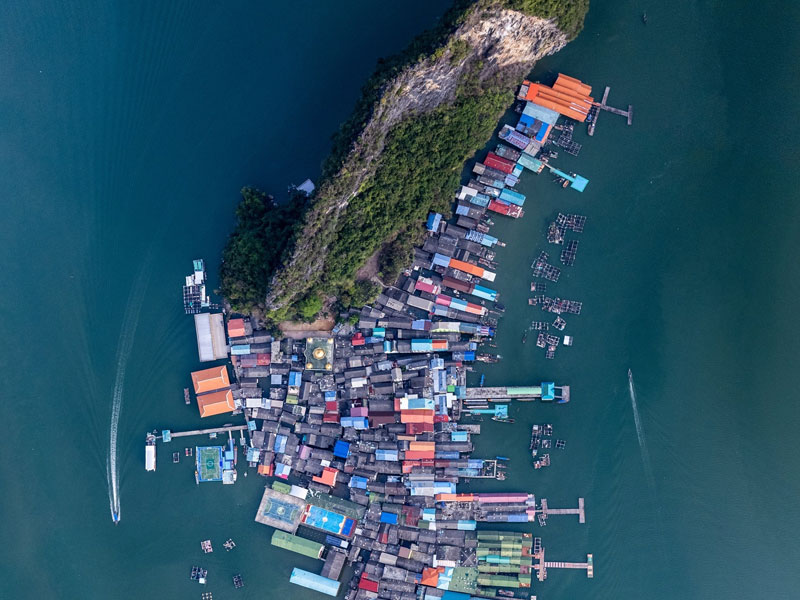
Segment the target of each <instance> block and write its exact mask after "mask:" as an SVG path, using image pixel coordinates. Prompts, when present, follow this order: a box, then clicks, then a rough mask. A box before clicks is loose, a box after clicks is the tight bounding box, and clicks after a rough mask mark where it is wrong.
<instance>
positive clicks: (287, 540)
mask: <svg viewBox="0 0 800 600" xmlns="http://www.w3.org/2000/svg"><path fill="white" fill-rule="evenodd" d="M272 545H273V546H277V547H278V548H283V549H285V550H290V551H292V552H297V553H298V554H302V555H303V556H308V557H310V558H319V557H320V556H322V550H323V549H324V548H325V546H323V545H322V544H320V543H318V542H314V541H312V540H308V539H306V538H302V537H300V536H297V535H292V534H291V533H286V532H285V531H278V530H276V531H275V533H273V534H272Z"/></svg>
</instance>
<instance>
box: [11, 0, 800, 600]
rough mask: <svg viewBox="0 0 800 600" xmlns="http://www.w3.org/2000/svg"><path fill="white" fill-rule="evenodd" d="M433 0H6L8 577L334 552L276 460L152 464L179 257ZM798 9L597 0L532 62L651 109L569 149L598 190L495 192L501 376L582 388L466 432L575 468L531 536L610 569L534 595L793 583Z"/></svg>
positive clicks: (274, 562)
mask: <svg viewBox="0 0 800 600" xmlns="http://www.w3.org/2000/svg"><path fill="white" fill-rule="evenodd" d="M445 4H446V2H438V3H431V2H427V3H414V4H413V5H410V6H402V7H401V6H400V5H399V4H398V5H396V6H394V5H393V6H389V5H386V6H384V5H383V4H381V5H380V6H378V5H377V4H373V3H368V2H359V3H351V4H348V5H347V8H346V10H344V9H341V8H339V7H337V6H334V5H333V4H332V3H331V4H323V3H312V2H307V3H292V4H289V5H286V6H280V8H278V5H277V4H275V8H271V7H270V6H268V5H267V4H266V3H264V4H259V5H257V6H253V5H250V6H245V5H243V4H240V3H237V4H233V5H229V4H228V3H225V4H220V3H217V4H213V5H212V4H210V3H203V4H197V3H155V2H151V3H137V4H136V5H133V4H131V5H130V6H129V7H127V8H122V7H121V6H118V7H116V8H115V7H111V6H109V5H107V4H106V3H96V4H91V5H90V4H85V3H83V4H80V5H74V6H70V7H67V6H66V5H64V4H62V3H55V2H40V3H32V4H29V5H27V6H25V7H24V8H23V7H22V6H21V5H17V4H13V3H7V4H4V5H2V7H0V22H2V23H3V24H4V25H5V27H4V35H3V36H2V37H0V186H2V187H1V188H0V189H1V190H2V194H0V202H2V208H3V218H2V220H0V231H1V232H2V234H1V235H0V243H2V248H0V250H1V251H0V265H1V267H2V273H3V275H4V279H5V282H6V285H5V287H4V293H3V294H2V296H0V306H2V317H3V318H2V319H1V320H0V335H2V339H3V342H4V344H3V348H4V351H3V352H2V354H0V361H1V362H0V364H1V365H2V367H3V374H4V377H3V383H2V390H3V393H2V402H1V403H0V418H2V422H3V423H4V425H5V427H6V429H5V432H4V433H5V435H4V436H3V446H2V448H3V450H4V456H5V460H4V461H3V462H2V467H0V474H1V475H2V482H3V483H2V494H1V495H0V498H1V499H0V513H1V514H2V516H3V518H2V520H0V540H2V544H0V597H2V598H36V597H39V598H138V597H142V596H148V597H153V598H198V597H199V595H200V591H201V589H200V588H199V586H197V584H193V583H192V582H190V581H189V579H188V575H189V570H190V567H191V565H193V564H201V565H204V566H205V567H206V568H208V569H209V570H210V583H209V585H208V586H207V591H212V592H213V593H214V598H215V599H219V598H222V599H224V598H233V597H238V598H264V597H266V598H275V597H281V596H285V597H317V596H316V595H315V594H312V593H309V594H303V593H302V592H301V590H299V589H298V588H296V587H294V586H290V585H289V584H288V574H289V572H290V569H291V567H292V566H295V565H297V566H304V567H305V568H310V569H314V570H316V569H317V568H318V565H315V564H314V561H312V560H310V559H305V558H303V557H300V556H296V555H288V553H285V552H278V551H274V550H273V549H272V548H271V547H270V546H269V543H268V537H269V530H268V529H267V528H266V527H261V526H258V525H256V524H255V523H253V521H252V518H253V515H254V513H255V508H256V506H257V502H258V499H259V497H260V489H261V486H262V483H263V480H261V479H260V478H258V477H255V476H252V475H251V476H249V477H247V478H244V477H242V476H240V479H239V482H238V483H237V484H236V485H235V486H225V487H223V486H221V485H216V486H215V485H210V484H209V485H205V486H202V487H196V486H195V485H194V483H193V478H192V470H193V469H192V468H191V466H190V465H189V464H188V463H187V462H186V461H185V460H183V461H182V462H181V464H180V465H172V464H171V462H170V456H169V453H168V452H164V451H163V449H162V451H161V452H160V454H159V468H158V471H157V472H156V473H155V474H153V473H145V472H144V468H143V449H142V436H143V433H144V432H145V431H146V430H148V429H153V428H154V427H165V426H171V427H173V428H175V429H181V428H188V427H191V426H195V425H198V424H199V422H200V419H199V418H198V417H197V415H196V411H195V409H193V408H191V407H186V406H184V404H183V401H182V394H181V389H182V388H183V387H185V386H186V385H188V377H187V376H188V372H189V371H190V370H192V369H193V368H196V367H197V363H196V350H195V344H194V335H193V331H192V326H191V319H190V318H188V317H185V316H184V315H182V314H181V310H180V299H179V285H180V283H181V278H182V277H183V275H184V274H185V273H186V272H187V268H188V267H189V264H190V263H189V261H190V260H191V259H192V258H194V257H196V256H204V257H206V259H207V260H208V262H209V263H210V264H211V265H212V266H213V264H214V262H215V260H216V257H217V256H218V255H219V251H220V248H221V246H222V244H223V243H224V239H225V236H226V235H227V232H228V231H229V229H230V227H231V224H232V209H233V207H234V205H235V202H236V199H237V190H238V188H239V187H241V186H242V185H244V184H255V185H258V186H260V187H262V188H264V189H266V190H270V191H277V192H280V191H282V190H283V186H285V185H286V184H288V183H290V182H295V183H296V182H299V181H301V180H302V179H304V178H305V177H307V176H312V177H314V176H316V175H317V173H318V165H319V163H320V161H321V160H322V158H323V157H324V156H325V154H326V152H327V149H328V139H329V136H330V134H331V133H332V132H333V131H334V130H335V128H336V126H337V124H338V123H339V122H340V121H341V120H342V119H343V118H345V117H346V116H347V114H348V112H349V110H350V108H351V107H352V104H353V102H354V101H355V99H356V97H357V93H358V89H359V87H360V85H361V84H362V83H363V81H364V79H365V78H366V77H367V75H368V74H369V73H370V71H371V69H372V67H373V65H374V62H375V60H376V58H377V57H379V56H381V55H385V54H387V53H390V52H392V51H394V50H397V49H399V48H401V47H402V46H403V45H404V44H405V43H406V42H407V41H408V39H410V38H411V36H412V35H413V34H414V33H416V32H418V31H421V30H422V29H424V28H426V27H428V26H430V25H431V24H432V23H434V22H435V19H436V18H437V16H438V15H439V14H441V12H442V11H443V10H444V6H445ZM643 10H647V12H648V17H649V23H648V25H647V26H644V25H643V24H642V23H641V21H640V14H641V12H642V11H643ZM799 13H800V10H799V9H798V8H797V7H796V6H795V5H793V4H790V3H788V2H787V3H783V4H775V5H773V4H767V3H763V4H762V5H760V7H759V11H758V12H757V13H753V11H752V10H751V9H750V8H749V3H744V2H727V3H721V2H717V3H713V4H712V5H711V6H707V5H706V4H705V3H688V2H679V3H677V4H671V5H669V6H649V7H648V6H645V5H643V4H640V3H636V2H628V1H625V2H594V3H593V5H592V10H591V12H590V15H589V19H588V21H587V27H586V29H585V31H584V33H583V34H582V35H581V36H580V37H579V39H578V40H576V41H575V42H573V43H572V44H571V45H570V46H568V47H567V48H566V49H565V50H564V51H562V52H561V53H559V54H558V55H557V56H555V57H551V58H549V59H547V60H545V61H543V62H542V63H540V65H539V66H538V67H537V69H536V73H535V75H536V76H538V77H542V78H545V77H548V76H550V75H552V74H555V73H556V72H558V71H559V70H563V71H565V72H567V73H569V74H571V75H573V76H576V77H579V78H581V79H583V80H584V81H586V82H588V83H590V84H591V85H593V86H594V87H595V91H596V95H598V96H599V95H600V94H601V93H602V86H603V85H611V87H612V91H611V96H610V102H611V103H612V104H614V105H618V106H625V105H627V104H628V103H632V104H634V106H635V118H634V126H633V127H627V126H626V125H625V123H624V121H623V119H622V118H621V117H616V116H613V115H610V114H603V115H602V116H601V118H600V121H599V123H598V127H597V132H596V134H595V137H594V138H592V139H591V140H589V139H588V138H585V135H584V134H583V133H581V134H580V136H579V139H578V141H581V142H585V146H584V149H583V151H582V153H581V156H580V157H579V158H577V159H573V158H571V157H568V156H565V157H564V158H560V159H559V160H558V161H557V164H558V165H559V166H561V165H563V166H565V167H566V168H568V169H573V170H576V171H578V172H580V173H581V174H583V175H585V176H586V177H588V178H589V179H590V184H589V187H588V188H587V191H586V192H585V193H584V194H577V193H575V192H572V191H570V190H561V189H560V188H557V187H556V186H554V185H552V184H551V183H550V182H549V181H548V180H549V177H547V176H545V175H542V176H538V177H536V176H533V175H527V176H526V179H525V180H524V182H523V183H522V186H521V190H522V191H523V192H524V193H526V194H528V198H529V199H528V202H527V203H526V216H525V218H524V220H523V221H521V222H519V221H517V222H507V221H500V219H499V218H498V219H496V220H497V221H499V223H498V226H497V228H496V230H497V235H498V236H499V237H500V238H501V239H504V240H505V241H507V242H508V247H507V248H506V249H505V250H504V251H502V252H501V255H500V260H501V269H500V274H499V276H498V279H497V288H498V289H500V290H501V291H502V293H503V295H504V302H505V303H506V305H507V306H508V307H509V309H508V312H507V316H506V317H505V319H504V322H503V324H502V326H501V333H500V337H499V346H500V347H499V351H500V352H501V353H502V354H503V355H504V356H505V357H506V359H505V360H504V361H503V362H501V363H500V364H498V365H493V366H491V367H485V368H484V372H485V373H486V377H487V384H502V383H508V384H514V383H525V382H537V381H541V380H542V379H554V380H555V381H557V382H564V383H569V384H570V385H571V386H572V393H573V401H572V403H571V404H569V405H568V406H541V405H525V406H519V407H515V408H514V415H513V416H515V417H516V418H517V423H516V424H515V425H514V426H511V425H501V424H494V423H489V424H487V425H486V431H485V434H484V435H483V436H482V437H481V439H480V441H479V445H478V450H479V451H478V453H476V454H481V453H483V454H485V455H494V454H497V453H502V454H505V455H508V456H511V457H512V459H514V460H513V462H512V463H511V467H512V470H511V477H509V480H507V481H506V482H505V483H504V484H501V483H499V482H496V483H494V484H492V485H493V487H496V488H500V487H504V488H508V489H512V488H513V489H519V490H527V491H533V492H535V493H537V494H538V495H541V496H545V497H547V498H548V499H549V500H550V503H551V505H558V506H561V505H563V506H570V505H574V503H575V501H576V498H577V496H584V497H585V498H586V503H587V516H588V523H587V524H586V525H578V524H577V523H576V522H574V520H573V519H571V518H566V517H562V518H560V519H557V518H555V517H554V518H552V519H551V520H550V524H549V525H548V526H547V528H546V529H545V530H544V531H542V535H543V538H544V543H545V546H546V547H547V550H548V556H549V557H551V559H553V560H582V559H583V555H584V554H585V553H586V552H593V553H594V559H595V566H596V575H595V578H594V579H593V580H591V581H589V580H586V579H585V577H583V576H582V575H581V574H580V573H579V572H569V571H558V570H551V572H550V576H549V578H548V580H547V582H546V583H544V584H543V585H540V586H538V587H537V588H536V589H535V590H534V591H535V593H537V594H538V595H539V597H540V598H554V599H555V598H563V599H568V598H602V599H612V598H613V599H615V600H617V599H623V598H624V599H634V598H640V597H648V598H665V599H667V598H669V599H673V598H699V599H705V598H723V597H726V598H737V599H738V598H794V597H796V585H795V583H796V576H795V575H794V570H795V564H796V559H797V556H798V544H797V542H796V532H797V531H798V529H800V512H798V511H797V509H796V507H795V498H796V497H798V494H800V475H798V473H800V459H798V454H797V452H796V451H795V448H794V445H795V444H794V442H795V436H796V432H797V431H798V425H800V409H798V406H797V404H796V402H795V396H796V390H797V389H798V387H800V375H798V371H797V370H796V369H793V368H792V367H793V362H794V361H793V359H794V357H795V356H797V355H798V351H800V348H799V347H798V346H799V345H800V343H799V342H798V340H800V321H799V320H798V318H797V316H796V315H795V314H794V313H793V309H794V308H795V306H796V305H797V297H798V295H799V294H800V289H798V288H800V284H798V281H800V279H799V278H798V268H797V266H796V264H795V261H794V255H795V254H796V250H795V249H796V247H797V243H798V237H800V233H798V229H797V226H796V223H797V222H798V221H797V217H798V215H797V211H798V209H797V205H796V198H797V193H796V190H797V189H798V183H800V181H798V179H799V177H798V175H797V172H796V170H795V163H796V162H797V159H798V151H797V146H796V142H795V140H796V139H797V136H798V134H800V126H798V123H797V121H796V120H795V119H793V117H792V112H793V111H792V108H791V107H792V106H793V98H794V97H795V96H796V95H797V93H798V92H800V77H799V75H800V73H798V61H797V58H796V57H797V56H798V50H799V49H800V48H798V38H797V34H796V33H795V31H794V26H793V24H794V23H797V22H798V18H800V14H799ZM584 138H585V139H584ZM568 159H569V160H568ZM559 210H561V211H565V210H568V211H574V212H580V213H583V214H586V215H588V217H589V221H588V224H587V227H586V231H585V232H584V233H583V234H582V235H581V236H580V248H579V250H578V259H577V261H576V264H575V266H574V267H572V268H565V273H564V275H562V280H561V281H560V282H559V283H558V284H555V285H551V286H550V287H549V288H548V292H552V293H557V294H558V295H560V296H562V297H567V298H575V299H578V300H582V301H583V302H584V309H583V314H581V315H580V316H578V317H571V318H570V317H567V321H568V327H567V330H566V332H565V333H568V334H571V335H574V336H575V346H574V347H573V348H561V349H560V350H559V352H558V353H557V356H556V360H555V361H545V360H544V357H543V354H542V353H541V351H539V350H538V349H536V348H535V347H534V346H533V344H532V340H531V341H529V342H528V344H526V345H525V346H522V345H521V343H520V337H521V330H522V329H523V328H524V327H525V325H527V323H528V322H530V321H531V320H534V319H536V320H539V319H542V317H543V313H541V312H540V311H538V310H537V309H535V308H532V307H528V306H527V302H526V298H527V297H528V296H529V295H530V294H529V292H528V289H527V288H528V284H529V277H528V273H529V268H528V266H529V264H530V262H531V260H532V258H533V257H534V256H535V255H536V254H538V251H539V250H541V249H546V246H547V244H546V243H545V242H544V232H545V228H546V224H547V222H548V220H549V219H551V218H552V217H553V216H554V214H555V213H556V212H557V211H559ZM551 248H552V247H551ZM556 254H557V253H555V252H551V255H552V256H554V257H555V255H556ZM542 320H543V319H542ZM126 349H129V353H127V352H124V350H126ZM120 352H122V357H120V356H119V353H120ZM120 358H122V359H123V360H120ZM120 369H121V370H122V371H123V373H124V387H123V404H122V411H121V417H120V425H119V437H118V444H119V447H118V449H119V461H120V462H119V470H120V500H121V507H122V516H123V518H122V522H121V523H120V524H119V526H117V527H115V526H114V525H113V524H112V523H111V519H110V514H109V500H108V485H107V481H106V461H107V456H108V446H109V419H110V414H111V401H112V396H113V392H114V388H115V380H116V378H117V373H118V370H120ZM628 369H631V370H632V372H633V375H634V379H635V391H636V399H637V402H638V409H639V412H640V416H641V426H642V433H643V441H644V443H645V445H646V448H647V454H646V455H643V452H642V450H641V447H640V445H639V442H638V438H637V431H636V428H635V425H634V418H633V412H632V406H631V396H630V391H629V388H628V377H627V372H628ZM545 420H546V421H550V422H553V423H554V424H555V427H556V431H557V434H558V437H563V438H566V439H567V440H568V443H567V449H566V450H565V451H563V452H556V451H553V452H552V453H551V454H552V456H553V466H552V467H551V468H550V469H546V470H544V471H534V470H533V469H532V468H530V467H529V466H528V461H527V460H526V459H525V455H526V451H525V448H526V447H527V442H528V435H527V433H526V429H528V426H529V424H530V423H532V422H534V421H545ZM224 421H225V420H224V419H223V420H221V421H220V422H224ZM182 447H183V444H180V443H178V444H176V448H175V449H182ZM643 456H647V457H649V462H646V461H644V460H643ZM648 473H652V477H650V476H648ZM228 537H232V538H234V539H235V540H236V541H237V543H238V547H237V548H236V550H235V551H234V552H232V553H229V554H228V553H225V552H224V550H223V548H222V547H221V542H222V541H224V539H227V538H228ZM207 538H211V539H213V540H214V542H215V545H216V551H215V552H214V553H213V554H211V555H203V554H202V553H201V551H200V548H199V542H200V541H201V540H203V539H207ZM234 573H242V574H243V576H244V578H245V582H246V587H245V588H244V589H243V590H234V589H233V587H232V585H231V583H230V576H231V575H232V574H234ZM290 588H291V589H290Z"/></svg>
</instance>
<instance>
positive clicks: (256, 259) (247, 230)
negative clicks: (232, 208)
mask: <svg viewBox="0 0 800 600" xmlns="http://www.w3.org/2000/svg"><path fill="white" fill-rule="evenodd" d="M306 205H307V200H306V198H305V195H304V194H302V193H298V194H294V195H293V197H292V198H291V200H290V201H289V202H288V203H286V204H276V203H275V202H274V200H273V199H272V198H271V197H270V196H267V195H266V194H264V193H263V192H260V191H258V190H256V189H253V188H244V189H243V190H242V200H241V202H239V206H238V207H237V208H236V218H237V225H236V228H235V229H234V231H233V233H232V234H231V236H230V238H229V239H228V243H227V245H226V246H225V250H224V251H223V254H222V266H221V268H220V282H221V284H220V285H221V287H220V292H221V293H222V295H223V296H224V297H225V299H226V300H227V301H228V302H229V303H230V304H231V307H232V308H233V310H235V311H238V312H245V313H247V312H251V311H252V310H253V309H254V308H256V307H257V306H259V305H260V304H262V303H263V302H264V298H265V297H266V295H267V286H268V285H269V279H270V277H271V276H272V273H273V272H274V271H275V269H276V268H277V267H278V266H279V265H280V263H281V260H282V259H283V257H284V255H285V253H286V252H287V251H288V249H289V248H290V246H291V241H292V240H293V239H294V236H295V233H296V230H297V228H298V226H299V223H300V217H301V216H302V214H303V212H304V211H305V209H306ZM317 310H319V309H317Z"/></svg>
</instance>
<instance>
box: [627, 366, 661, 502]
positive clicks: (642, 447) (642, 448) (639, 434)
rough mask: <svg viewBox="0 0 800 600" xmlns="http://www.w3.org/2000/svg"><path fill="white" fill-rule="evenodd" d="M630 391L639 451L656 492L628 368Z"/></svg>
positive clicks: (651, 486)
mask: <svg viewBox="0 0 800 600" xmlns="http://www.w3.org/2000/svg"><path fill="white" fill-rule="evenodd" d="M628 392H629V393H630V395H631V408H632V409H633V422H634V424H635V425H636V437H637V438H638V439H639V452H640V453H641V455H642V466H643V467H644V474H645V477H647V485H649V486H650V491H651V492H653V494H654V495H655V493H656V478H655V476H654V475H653V465H652V464H651V463H650V453H649V452H648V451H647V440H646V439H645V437H644V428H643V427H642V420H641V418H640V417H639V406H638V404H637V403H636V388H635V387H634V385H633V373H632V372H631V370H630V369H628Z"/></svg>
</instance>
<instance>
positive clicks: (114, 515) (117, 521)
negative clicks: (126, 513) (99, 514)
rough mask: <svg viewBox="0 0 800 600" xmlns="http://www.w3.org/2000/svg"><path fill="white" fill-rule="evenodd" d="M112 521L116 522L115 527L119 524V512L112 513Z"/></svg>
mask: <svg viewBox="0 0 800 600" xmlns="http://www.w3.org/2000/svg"><path fill="white" fill-rule="evenodd" d="M111 519H112V520H113V521H114V525H117V524H118V523H119V513H118V512H117V511H113V512H112V513H111Z"/></svg>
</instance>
